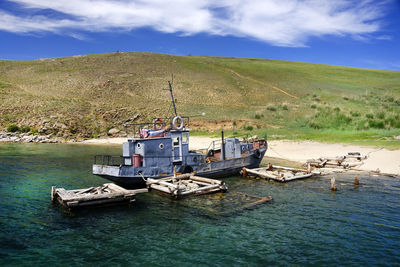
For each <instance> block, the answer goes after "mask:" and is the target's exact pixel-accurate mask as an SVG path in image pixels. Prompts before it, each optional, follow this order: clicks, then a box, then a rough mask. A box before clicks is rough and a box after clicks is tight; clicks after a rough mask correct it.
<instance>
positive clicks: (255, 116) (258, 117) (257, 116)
mask: <svg viewBox="0 0 400 267" xmlns="http://www.w3.org/2000/svg"><path fill="white" fill-rule="evenodd" d="M261 117H264V116H263V115H260V114H256V115H254V118H256V119H257V120H259V119H261Z"/></svg>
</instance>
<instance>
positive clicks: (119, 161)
mask: <svg viewBox="0 0 400 267" xmlns="http://www.w3.org/2000/svg"><path fill="white" fill-rule="evenodd" d="M93 162H94V165H108V166H122V165H124V157H122V156H111V155H95V156H94V159H93Z"/></svg>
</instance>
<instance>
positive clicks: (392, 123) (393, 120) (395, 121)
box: [385, 116, 400, 129]
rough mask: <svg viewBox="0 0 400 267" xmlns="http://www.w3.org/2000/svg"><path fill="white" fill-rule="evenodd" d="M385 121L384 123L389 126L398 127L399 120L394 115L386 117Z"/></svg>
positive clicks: (399, 126)
mask: <svg viewBox="0 0 400 267" xmlns="http://www.w3.org/2000/svg"><path fill="white" fill-rule="evenodd" d="M385 123H386V125H388V126H389V127H392V128H397V129H398V128H400V120H398V119H396V117H393V116H391V117H388V118H387V119H386V120H385Z"/></svg>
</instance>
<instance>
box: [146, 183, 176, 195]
mask: <svg viewBox="0 0 400 267" xmlns="http://www.w3.org/2000/svg"><path fill="white" fill-rule="evenodd" d="M149 187H150V188H151V189H155V190H158V191H162V192H165V193H168V194H171V193H172V191H171V190H170V188H169V187H166V186H161V185H157V184H150V185H149Z"/></svg>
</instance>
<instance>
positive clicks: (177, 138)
mask: <svg viewBox="0 0 400 267" xmlns="http://www.w3.org/2000/svg"><path fill="white" fill-rule="evenodd" d="M173 141H174V146H179V137H175V138H174V139H173Z"/></svg>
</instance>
